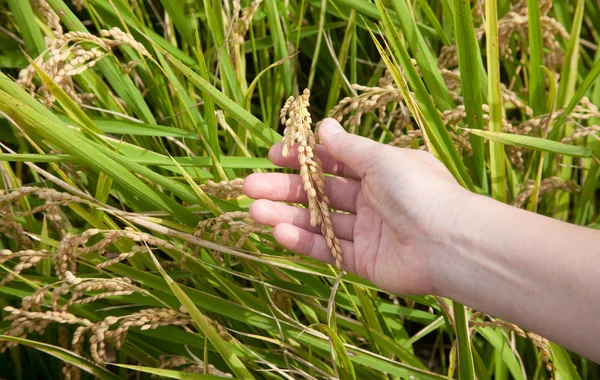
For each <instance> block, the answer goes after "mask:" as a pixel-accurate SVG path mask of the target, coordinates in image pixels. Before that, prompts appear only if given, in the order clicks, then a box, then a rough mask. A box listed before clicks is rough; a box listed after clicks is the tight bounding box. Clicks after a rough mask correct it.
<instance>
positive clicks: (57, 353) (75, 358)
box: [0, 335, 119, 380]
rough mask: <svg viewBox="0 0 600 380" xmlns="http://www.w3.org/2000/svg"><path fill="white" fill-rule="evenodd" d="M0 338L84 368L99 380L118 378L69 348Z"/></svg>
mask: <svg viewBox="0 0 600 380" xmlns="http://www.w3.org/2000/svg"><path fill="white" fill-rule="evenodd" d="M0 340H4V341H7V342H13V343H17V344H22V345H24V346H28V347H32V348H35V349H36V350H39V351H41V352H44V353H46V354H48V355H52V356H54V357H55V358H57V359H59V360H61V361H63V362H65V363H69V364H71V365H72V366H75V367H77V368H80V369H82V370H84V371H85V372H87V373H89V374H91V375H93V376H96V377H97V378H99V379H101V380H105V379H106V380H118V379H119V377H118V376H116V375H114V374H113V373H111V372H110V371H108V370H106V369H105V368H102V367H100V366H99V365H97V364H94V363H92V362H91V361H89V360H88V359H85V358H83V357H81V356H79V355H77V354H75V353H73V352H71V351H69V350H66V349H64V348H62V347H57V346H53V345H51V344H46V343H41V342H36V341H33V340H29V339H24V338H17V337H14V336H8V335H0Z"/></svg>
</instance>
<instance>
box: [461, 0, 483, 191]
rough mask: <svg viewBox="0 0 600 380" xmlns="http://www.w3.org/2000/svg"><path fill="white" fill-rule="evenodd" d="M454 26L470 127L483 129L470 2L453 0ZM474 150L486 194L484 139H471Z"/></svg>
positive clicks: (478, 171) (476, 53)
mask: <svg viewBox="0 0 600 380" xmlns="http://www.w3.org/2000/svg"><path fill="white" fill-rule="evenodd" d="M454 24H455V25H456V28H455V40H456V49H457V54H458V63H459V64H458V68H459V69H460V78H461V84H462V95H463V98H464V103H465V112H466V114H467V125H468V126H469V128H471V129H481V130H483V111H482V103H483V101H482V97H481V82H480V81H479V76H478V75H477V72H478V70H479V59H478V56H479V55H480V53H479V46H478V44H477V39H476V37H475V29H474V26H473V17H472V16H471V5H470V3H469V2H468V1H460V0H454ZM469 141H470V142H471V146H472V147H473V163H474V165H475V178H476V182H477V183H478V184H479V186H481V188H482V189H483V190H484V191H485V192H487V187H488V183H487V182H488V181H487V172H486V167H485V146H484V143H483V139H481V138H478V137H472V138H470V139H469Z"/></svg>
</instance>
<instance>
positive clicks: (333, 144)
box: [244, 119, 600, 362]
mask: <svg viewBox="0 0 600 380" xmlns="http://www.w3.org/2000/svg"><path fill="white" fill-rule="evenodd" d="M319 138H320V140H321V143H322V144H323V145H320V146H318V148H317V153H318V155H319V157H320V158H321V161H322V163H323V170H324V171H325V172H327V173H329V174H332V175H333V176H332V177H328V178H327V181H326V182H327V195H328V196H329V199H330V201H331V202H330V203H331V207H332V208H334V209H337V210H339V211H342V212H339V213H332V221H333V227H334V232H335V234H336V236H337V237H338V238H339V239H340V244H341V246H342V251H343V256H344V263H343V266H342V268H343V269H344V270H346V271H349V272H353V273H356V274H357V275H359V276H362V277H364V278H366V279H367V280H370V281H371V282H373V283H374V284H376V285H377V286H379V287H380V288H382V289H384V290H388V291H391V292H395V293H399V294H411V295H417V294H418V295H421V294H434V295H438V296H443V297H448V298H451V299H454V300H456V301H459V302H461V303H464V304H466V305H468V306H470V307H472V308H474V309H475V310H478V311H481V312H484V313H487V314H491V315H493V316H495V317H497V318H502V319H504V320H506V321H509V322H512V323H515V324H517V325H519V326H521V327H522V328H525V329H528V330H531V331H534V332H536V333H538V334H540V335H542V336H544V337H546V338H548V339H550V340H551V341H554V342H556V343H558V344H560V345H563V346H565V347H566V348H568V349H570V350H572V351H574V352H576V353H579V354H580V355H583V356H585V357H587V358H589V359H591V360H594V361H596V362H600V328H598V317H599V316H600V231H596V230H592V229H589V228H584V227H578V226H574V225H571V224H567V223H563V222H560V221H557V220H554V219H551V218H548V217H545V216H541V215H537V214H534V213H531V212H528V211H524V210H521V209H517V208H514V207H511V206H508V205H505V204H502V203H500V202H497V201H494V200H492V199H490V198H487V197H484V196H480V195H475V194H473V193H471V192H469V191H467V190H465V189H463V188H462V187H461V186H460V185H459V184H458V183H457V182H456V180H455V179H454V178H453V177H452V175H451V174H450V173H449V172H448V170H447V169H446V168H445V167H444V166H443V165H442V164H441V163H440V162H439V161H438V160H437V159H436V158H435V157H433V156H432V155H430V154H429V153H426V152H423V151H416V150H409V149H400V148H395V147H391V146H387V145H383V144H379V143H377V142H375V141H372V140H369V139H366V138H363V137H360V136H355V135H351V134H348V133H346V132H345V131H344V129H343V128H342V127H341V126H340V125H339V123H338V122H337V121H335V120H334V119H326V120H325V121H324V123H323V124H322V126H321V128H320V129H319ZM281 150H282V145H281V144H276V145H274V146H273V147H272V148H271V150H270V152H269V158H270V159H271V161H272V162H273V163H274V164H276V165H278V166H281V167H287V168H295V169H297V168H298V161H297V153H296V151H292V152H291V153H290V154H289V155H288V157H282V155H281ZM244 192H245V193H246V195H248V196H249V197H251V198H254V199H258V200H257V201H256V202H254V203H253V204H252V206H251V207H250V215H251V216H252V218H253V219H255V220H256V221H257V222H258V223H262V224H266V225H270V226H273V227H275V228H274V231H273V234H274V236H275V239H276V240H277V241H278V242H279V243H280V244H281V245H283V246H284V247H287V248H288V249H290V250H292V251H295V252H298V253H301V254H305V255H308V256H310V257H313V258H315V259H318V260H321V261H325V262H328V263H333V258H332V257H331V254H330V252H329V250H328V248H327V246H326V244H325V240H324V238H323V237H322V236H321V235H320V233H319V229H318V228H315V227H311V226H310V223H309V215H308V211H307V210H306V209H301V208H297V207H294V206H291V205H287V204H285V203H281V202H290V203H304V202H306V195H305V193H304V190H303V188H302V181H301V179H300V177H299V176H298V175H296V174H282V173H268V174H267V173H264V174H263V173H260V174H252V175H251V176H249V177H248V178H247V179H246V180H245V182H244Z"/></svg>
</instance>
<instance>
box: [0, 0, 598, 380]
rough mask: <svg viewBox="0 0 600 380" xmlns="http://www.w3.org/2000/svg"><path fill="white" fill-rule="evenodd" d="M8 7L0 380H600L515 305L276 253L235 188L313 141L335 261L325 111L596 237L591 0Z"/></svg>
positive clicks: (314, 202) (317, 221)
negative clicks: (280, 147)
mask: <svg viewBox="0 0 600 380" xmlns="http://www.w3.org/2000/svg"><path fill="white" fill-rule="evenodd" d="M0 11H1V12H0V46H1V47H0V68H1V72H0V125H1V128H0V149H1V151H0V185H1V186H0V189H1V190H0V307H1V311H0V314H1V315H0V377H2V378H6V379H42V378H43V379H54V378H67V379H79V378H84V379H87V378H94V377H96V378H99V379H114V378H132V379H133V378H135V379H146V378H148V379H149V378H156V377H160V378H174V379H188V378H193V379H195V378H198V379H212V378H219V377H226V378H227V377H229V378H238V379H275V378H277V379H279V378H286V379H322V378H327V379H331V378H336V379H337V378H340V379H448V378H459V379H475V378H477V379H479V380H484V379H492V378H493V379H598V378H600V367H599V366H598V364H595V363H593V362H591V361H588V360H586V359H585V358H582V357H579V356H577V355H575V354H573V353H570V352H568V351H567V350H566V349H564V348H562V347H560V346H559V345H557V344H554V343H553V342H550V341H548V340H547V339H545V338H544V337H542V336H539V335H537V334H535V333H534V332H532V331H527V330H523V329H521V328H520V327H519V326H516V325H514V324H512V323H510V321H503V320H500V319H497V318H494V316H493V315H487V314H484V313H482V312H480V311H478V310H473V309H471V308H469V307H468V306H465V305H461V304H459V303H456V302H453V301H452V300H449V299H444V298H441V297H435V296H430V295H427V296H406V295H402V294H392V293H388V292H384V291H382V290H380V289H378V288H377V287H376V286H375V285H373V284H372V283H370V282H368V281H366V280H364V279H361V278H360V277H358V276H356V275H353V274H350V273H346V272H343V271H340V270H339V269H338V268H336V266H334V265H327V264H324V263H321V262H317V261H314V260H311V259H309V258H306V257H303V256H301V255H297V254H295V253H294V252H290V251H288V250H286V249H284V248H283V247H282V246H280V245H278V244H277V242H276V241H275V240H274V238H273V237H272V228H270V227H268V226H264V225H261V224H259V223H257V222H256V221H254V220H252V218H250V214H249V212H248V208H249V206H250V204H251V203H252V200H251V199H249V198H248V197H247V196H245V195H244V194H243V182H244V178H246V177H247V176H248V175H250V174H252V173H256V172H271V171H288V172H289V170H288V169H285V170H284V169H281V168H278V167H277V166H275V165H274V164H272V163H271V162H270V161H269V159H268V150H269V148H270V146H271V145H273V144H274V143H277V142H280V141H283V142H284V145H285V147H286V148H284V154H285V153H286V152H287V150H289V149H290V148H291V146H292V145H294V144H295V143H300V144H301V145H302V146H303V147H306V148H304V149H303V150H302V151H301V152H300V156H299V159H300V162H301V163H302V165H301V167H300V174H301V175H302V177H303V179H304V181H305V186H304V188H305V190H306V191H307V194H308V200H309V204H308V208H309V209H310V212H311V224H313V225H316V226H320V229H321V231H322V233H323V235H325V236H326V237H328V240H327V241H328V242H329V249H330V250H331V253H332V255H333V257H335V261H336V262H337V263H338V264H339V263H340V262H341V261H342V260H343V252H342V251H341V248H340V246H339V242H338V241H337V238H336V236H335V234H334V233H333V228H332V222H331V220H330V218H329V216H328V210H330V204H329V201H328V199H327V197H326V196H324V190H323V188H324V187H323V186H324V178H325V176H324V174H323V171H322V169H321V163H320V160H319V159H318V157H317V156H316V155H314V154H313V152H316V144H318V141H317V140H316V139H315V137H316V136H315V134H314V131H315V130H316V128H318V126H319V121H320V120H322V119H323V118H325V117H333V118H335V119H337V120H338V121H340V123H342V125H343V126H344V127H345V128H346V129H347V130H348V131H349V132H351V133H354V134H358V135H361V136H365V137H368V138H370V139H373V140H376V141H378V142H381V143H384V144H389V145H392V146H395V147H398V148H399V149H400V148H405V149H421V150H427V151H429V152H431V153H433V154H434V155H436V157H438V158H439V160H440V161H441V162H442V163H443V164H444V165H445V166H446V167H447V168H448V169H449V171H450V172H451V173H452V175H453V176H454V177H455V178H456V180H457V181H458V182H459V183H460V184H461V185H462V186H464V187H465V188H467V189H469V190H471V191H473V192H477V193H481V194H485V195H488V196H490V197H493V198H495V199H496V200H499V201H501V202H504V203H508V204H511V205H513V206H514V207H519V208H524V209H527V210H530V211H532V212H537V213H540V214H543V215H547V216H551V217H553V218H556V219H559V220H563V221H567V222H570V223H574V224H577V225H582V226H588V227H589V228H596V229H600V209H599V205H600V203H599V199H600V198H599V197H598V186H599V185H600V181H599V180H598V175H599V171H600V167H599V161H598V158H597V157H600V143H598V132H599V131H600V110H599V108H598V106H599V105H600V80H599V79H598V74H600V49H598V44H599V43H600V29H599V28H598V25H597V24H598V20H600V5H599V3H598V2H597V1H593V0H574V1H560V0H556V1H551V0H541V1H535V0H520V1H514V0H498V1H495V0H472V1H470V2H469V1H460V0H441V1H436V0H388V1H383V0H373V1H367V0H332V1H327V0H253V1H241V0H223V1H219V0H0ZM299 207H302V206H299ZM313 222H314V223H313ZM565 254H567V253H565ZM338 266H339V265H338ZM557 312H560V310H557ZM576 323H577V321H573V324H576Z"/></svg>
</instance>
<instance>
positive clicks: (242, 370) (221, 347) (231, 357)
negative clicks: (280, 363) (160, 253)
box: [149, 252, 254, 379]
mask: <svg viewBox="0 0 600 380" xmlns="http://www.w3.org/2000/svg"><path fill="white" fill-rule="evenodd" d="M149 255H150V257H151V258H152V261H154V265H156V267H157V268H158V271H159V272H160V274H161V275H162V276H163V278H164V279H165V281H166V282H167V285H169V288H171V291H172V292H173V294H174V295H175V297H177V299H178V300H179V302H181V305H182V306H183V307H184V308H185V310H186V312H187V313H188V314H189V315H190V316H191V317H192V319H193V320H194V322H196V324H197V325H198V327H199V328H200V330H201V331H202V333H203V334H204V335H205V336H206V337H208V340H209V341H210V343H212V345H213V346H214V347H215V348H216V350H217V351H218V352H219V354H220V355H221V357H222V358H223V360H224V361H225V363H227V365H228V366H229V368H231V370H232V371H233V372H234V373H235V374H236V375H237V376H239V377H240V378H242V379H254V376H252V375H251V374H250V372H249V371H248V369H247V368H246V366H244V363H242V361H241V360H240V358H238V357H237V355H236V354H235V353H234V351H233V350H232V348H231V345H230V344H229V343H228V342H226V341H225V340H223V338H221V336H220V335H219V333H218V332H217V331H216V330H215V328H214V327H213V326H212V325H211V323H210V320H209V319H208V318H207V317H206V316H205V315H204V314H202V313H201V312H200V310H198V308H197V307H196V305H195V304H194V303H193V302H192V300H191V299H190V297H188V296H187V294H185V292H184V291H183V290H181V288H180V287H179V285H177V283H176V282H175V281H173V279H171V277H170V276H169V275H168V274H167V272H165V270H164V269H163V268H162V266H161V265H160V263H159V262H158V260H157V259H156V257H155V256H154V254H152V253H151V252H150V253H149Z"/></svg>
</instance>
